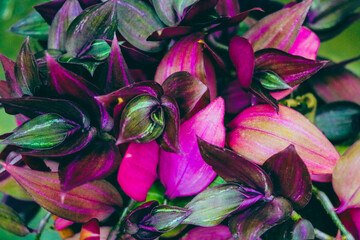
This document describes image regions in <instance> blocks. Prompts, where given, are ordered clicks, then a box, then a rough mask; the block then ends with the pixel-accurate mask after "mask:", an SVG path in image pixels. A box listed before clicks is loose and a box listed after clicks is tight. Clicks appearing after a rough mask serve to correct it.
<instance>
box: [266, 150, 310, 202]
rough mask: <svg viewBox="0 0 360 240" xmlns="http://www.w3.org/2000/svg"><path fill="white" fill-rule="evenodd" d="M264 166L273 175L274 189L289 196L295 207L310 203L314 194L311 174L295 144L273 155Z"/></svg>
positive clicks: (281, 194)
mask: <svg viewBox="0 0 360 240" xmlns="http://www.w3.org/2000/svg"><path fill="white" fill-rule="evenodd" d="M263 167H264V169H265V170H266V171H267V172H268V173H269V175H270V177H271V180H272V182H273V184H274V191H275V192H276V193H277V194H279V195H280V196H282V197H285V198H287V199H288V200H289V201H290V202H291V203H292V205H293V207H294V208H295V209H301V208H303V207H305V206H306V205H307V204H308V202H309V201H310V199H311V195H312V183H311V179H310V174H309V171H308V170H307V167H306V165H305V163H304V162H303V161H302V159H301V158H300V156H299V155H298V154H297V152H296V149H295V146H294V145H289V146H288V147H287V148H286V149H284V150H283V151H281V152H279V153H277V154H275V155H273V156H271V157H270V158H269V159H267V160H266V161H265V163H264V165H263ZM289 183H292V184H289Z"/></svg>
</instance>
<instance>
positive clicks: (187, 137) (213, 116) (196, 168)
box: [159, 98, 225, 199]
mask: <svg viewBox="0 0 360 240" xmlns="http://www.w3.org/2000/svg"><path fill="white" fill-rule="evenodd" d="M224 112H225V106H224V100H223V99H222V98H217V99H216V100H214V101H213V102H211V103H210V104H209V105H208V106H207V107H206V108H204V109H203V110H201V111H200V112H198V113H197V114H196V115H194V116H193V117H192V118H190V119H189V120H187V121H186V122H184V123H183V124H181V125H180V132H179V140H180V148H181V149H182V153H181V154H175V153H169V152H165V151H160V161H159V174H160V179H161V182H162V183H163V184H164V186H165V188H166V195H167V196H168V197H169V198H170V199H172V198H175V197H178V196H189V195H193V194H196V193H198V192H200V191H201V190H203V189H204V188H205V187H206V186H207V185H209V184H210V182H211V181H212V180H213V179H214V178H215V175H216V174H215V172H214V171H213V170H212V169H211V167H210V166H209V165H207V164H206V163H205V162H204V160H203V159H202V158H201V155H200V152H199V148H198V146H197V140H196V136H199V137H201V138H202V139H204V140H206V141H208V142H210V143H212V144H214V145H217V146H220V147H223V146H224V143H225V127H224V125H223V120H224V119H223V117H224Z"/></svg>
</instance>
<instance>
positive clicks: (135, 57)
mask: <svg viewBox="0 0 360 240" xmlns="http://www.w3.org/2000/svg"><path fill="white" fill-rule="evenodd" d="M120 48H121V50H122V53H123V55H124V58H125V60H126V62H127V64H128V66H129V68H133V69H136V68H139V65H140V66H142V68H144V69H149V70H151V69H153V68H156V67H157V65H158V64H159V62H160V57H155V56H154V55H152V56H151V55H148V54H146V53H144V52H142V51H139V50H138V49H136V48H135V47H129V46H125V45H124V44H122V45H120Z"/></svg>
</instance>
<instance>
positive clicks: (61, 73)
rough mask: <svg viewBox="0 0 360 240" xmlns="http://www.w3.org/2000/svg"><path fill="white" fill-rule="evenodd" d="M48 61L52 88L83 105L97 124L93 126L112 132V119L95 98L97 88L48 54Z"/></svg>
mask: <svg viewBox="0 0 360 240" xmlns="http://www.w3.org/2000/svg"><path fill="white" fill-rule="evenodd" d="M46 59H47V65H48V69H49V72H50V79H51V84H52V87H53V88H54V89H55V90H56V91H57V92H58V94H60V95H65V96H67V97H68V98H71V99H73V100H76V101H78V102H80V103H82V104H81V105H82V106H83V107H84V108H85V110H86V111H87V112H88V113H89V114H91V115H90V116H91V120H92V121H94V122H95V123H93V124H95V125H96V126H98V127H101V128H102V129H104V130H110V129H111V128H112V124H113V122H112V119H111V118H110V116H109V114H108V113H107V112H106V110H105V108H104V107H103V105H102V104H100V103H99V102H98V101H97V100H96V99H95V98H94V96H96V95H98V94H97V91H98V89H97V87H96V86H94V85H93V84H92V83H90V82H88V81H86V80H85V79H84V78H82V77H80V76H78V75H76V74H74V73H72V72H70V71H68V70H66V69H65V68H63V67H62V66H60V65H59V64H58V63H57V62H56V61H55V60H54V59H53V58H52V57H51V56H50V55H48V54H47V55H46Z"/></svg>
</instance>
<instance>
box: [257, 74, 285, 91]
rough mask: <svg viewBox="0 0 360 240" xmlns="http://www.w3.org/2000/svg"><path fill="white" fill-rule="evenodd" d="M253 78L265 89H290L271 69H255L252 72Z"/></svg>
mask: <svg viewBox="0 0 360 240" xmlns="http://www.w3.org/2000/svg"><path fill="white" fill-rule="evenodd" d="M253 78H254V79H256V80H257V81H259V82H260V84H261V85H262V86H263V87H264V88H266V89H267V90H283V89H291V87H290V86H289V85H288V84H287V83H286V82H284V81H283V80H282V79H281V78H280V77H279V76H278V75H277V74H276V73H274V72H272V71H257V72H255V73H254V76H253Z"/></svg>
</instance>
